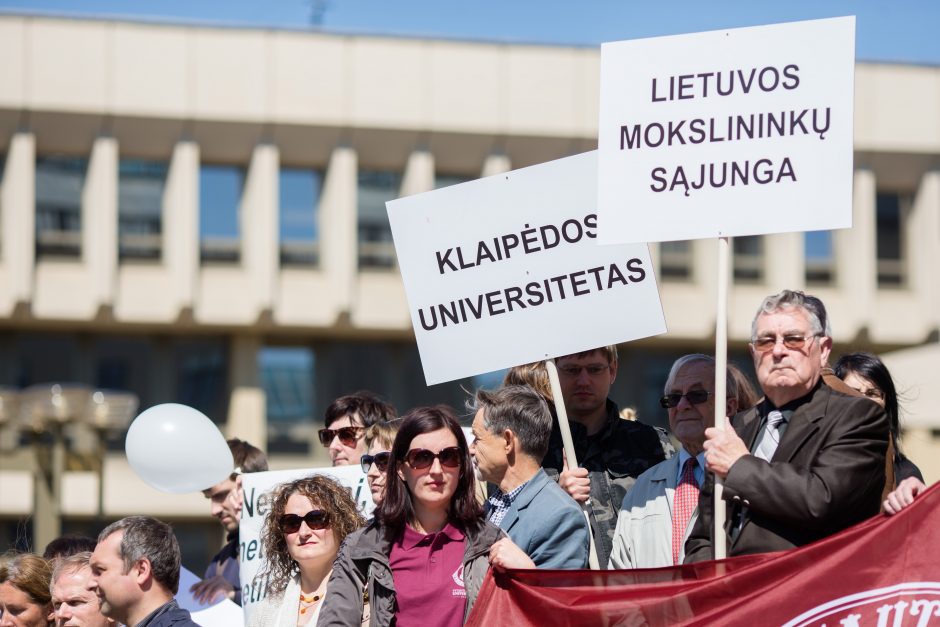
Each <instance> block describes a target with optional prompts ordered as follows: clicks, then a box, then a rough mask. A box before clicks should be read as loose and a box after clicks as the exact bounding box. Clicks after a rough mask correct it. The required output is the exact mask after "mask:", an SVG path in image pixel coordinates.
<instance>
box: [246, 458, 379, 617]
mask: <svg viewBox="0 0 940 627" xmlns="http://www.w3.org/2000/svg"><path fill="white" fill-rule="evenodd" d="M363 524H365V520H364V519H363V517H362V516H361V515H360V514H359V510H358V509H357V508H356V502H355V501H353V499H352V497H351V496H350V494H349V490H348V489H346V488H344V487H343V486H341V485H340V484H339V483H337V482H336V481H334V480H333V479H331V478H329V477H326V476H324V475H315V476H313V477H306V478H304V479H297V480H295V481H291V482H290V483H286V484H284V485H282V486H280V487H278V488H277V490H276V492H275V493H274V496H273V498H272V501H271V511H270V512H269V513H268V516H267V518H266V519H265V521H264V529H263V530H262V532H261V541H262V544H263V547H264V554H265V556H266V558H267V565H266V567H265V569H264V571H262V574H263V575H265V576H267V578H268V591H267V596H265V598H264V600H263V601H262V602H261V604H260V605H259V606H258V609H257V610H255V613H254V614H253V615H252V617H251V621H250V622H249V623H248V625H249V627H255V626H257V627H300V626H301V625H308V626H312V625H316V624H317V619H318V616H319V614H320V610H321V608H322V607H323V599H324V597H325V596H326V592H327V581H328V580H329V577H330V571H331V570H332V567H333V560H334V559H335V558H336V554H337V552H338V551H339V547H340V545H341V544H342V542H343V540H345V539H346V536H347V535H349V534H350V533H352V532H353V531H355V530H356V529H358V528H359V527H361V526H362V525H363Z"/></svg>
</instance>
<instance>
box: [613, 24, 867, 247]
mask: <svg viewBox="0 0 940 627" xmlns="http://www.w3.org/2000/svg"><path fill="white" fill-rule="evenodd" d="M854 72H855V18H854V17H842V18H833V19H825V20H814V21H808V22H793V23H790V24H776V25H770V26H757V27H752V28H739V29H732V30H722V31H712V32H705V33H695V34H690V35H678V36H672V37H657V38H652V39H639V40H633V41H620V42H614V43H606V44H603V45H602V47H601V93H600V120H599V130H598V149H599V153H600V154H599V166H598V167H599V176H598V228H599V231H598V235H599V237H598V240H599V241H600V242H601V243H616V242H654V241H670V240H682V239H695V238H705V237H719V236H736V235H754V234H761V233H777V232H787V231H812V230H822V229H835V228H846V227H850V226H851V225H852V131H853V127H852V124H853V98H854V76H855V74H854Z"/></svg>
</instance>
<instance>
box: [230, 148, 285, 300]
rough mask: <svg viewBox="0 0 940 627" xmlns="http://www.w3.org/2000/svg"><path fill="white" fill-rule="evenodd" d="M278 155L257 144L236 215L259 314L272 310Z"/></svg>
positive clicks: (274, 279)
mask: <svg viewBox="0 0 940 627" xmlns="http://www.w3.org/2000/svg"><path fill="white" fill-rule="evenodd" d="M279 168H280V153H279V151H278V148H277V146H275V145H273V144H259V145H258V146H255V149H254V151H253V152H252V154H251V163H250V164H249V166H248V173H247V175H246V176H245V189H244V193H243V194H242V200H241V207H240V210H239V215H240V216H241V233H242V242H243V245H242V246H243V248H242V250H243V259H244V268H245V271H246V273H247V274H248V277H249V281H250V284H251V287H252V288H253V289H254V290H255V291H256V292H257V297H258V298H257V303H258V308H259V313H260V312H261V311H264V310H269V309H272V308H273V306H274V292H275V286H276V284H277V272H278V265H279V263H278V257H279V255H278V240H279V237H278V224H279V207H278V170H279Z"/></svg>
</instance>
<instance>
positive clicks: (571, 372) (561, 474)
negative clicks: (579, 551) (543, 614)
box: [542, 346, 675, 564]
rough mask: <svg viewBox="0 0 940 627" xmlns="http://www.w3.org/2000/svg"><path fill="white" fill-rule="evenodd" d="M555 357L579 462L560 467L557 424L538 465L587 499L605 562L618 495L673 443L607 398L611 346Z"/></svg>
mask: <svg viewBox="0 0 940 627" xmlns="http://www.w3.org/2000/svg"><path fill="white" fill-rule="evenodd" d="M555 362H556V364H557V366H558V377H559V379H560V383H561V391H562V395H563V397H564V401H565V408H566V410H567V412H568V422H569V425H570V427H571V437H572V440H573V441H574V448H575V453H576V454H577V456H578V466H579V467H578V468H570V466H568V468H567V469H566V467H565V464H564V460H563V456H562V442H561V435H560V433H559V432H558V428H557V425H556V426H555V428H554V430H553V432H552V437H551V440H550V441H549V445H548V453H546V455H545V458H544V460H543V461H542V467H543V468H545V470H546V472H547V473H548V475H549V476H551V477H553V478H555V477H557V478H558V485H560V486H561V487H562V488H564V489H565V491H566V492H568V494H570V495H571V496H572V498H574V500H576V501H578V502H585V501H588V500H590V503H591V510H592V514H593V516H592V519H591V524H592V526H593V533H594V543H595V545H596V548H597V558H598V562H599V563H600V564H607V561H608V559H609V558H610V549H611V546H612V545H613V539H614V530H615V529H616V528H617V513H618V512H619V511H620V504H621V503H623V497H624V495H625V494H626V493H627V490H629V489H630V487H631V486H633V484H634V482H635V481H636V478H637V477H639V476H640V475H641V474H643V472H644V471H646V469H647V468H651V467H652V466H655V465H656V464H658V463H659V462H661V461H663V460H664V459H666V458H668V457H672V455H673V453H675V448H673V446H672V444H671V443H670V442H669V439H668V437H667V436H665V435H663V436H662V437H661V435H660V433H659V432H657V430H656V429H654V428H653V427H651V426H649V425H645V424H643V423H641V422H636V421H633V420H625V419H623V418H621V417H620V413H619V410H618V408H617V404H616V403H614V402H613V401H611V400H610V399H609V398H607V395H608V394H609V393H610V386H611V385H612V384H613V382H614V380H615V379H616V378H617V347H616V346H604V347H602V348H597V349H593V350H589V351H585V352H583V353H577V354H574V355H566V356H564V357H559V358H557V359H556V360H555Z"/></svg>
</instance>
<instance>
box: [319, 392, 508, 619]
mask: <svg viewBox="0 0 940 627" xmlns="http://www.w3.org/2000/svg"><path fill="white" fill-rule="evenodd" d="M387 473H388V474H387V478H386V485H385V498H384V499H383V501H382V504H381V505H380V506H379V508H378V510H377V511H376V517H375V520H373V521H372V522H371V523H370V524H369V526H368V527H366V528H365V529H362V530H361V531H357V532H356V533H354V534H352V535H350V536H349V538H348V539H347V540H346V542H345V543H344V544H343V547H342V549H341V550H340V553H339V557H337V558H336V563H335V564H334V567H333V575H332V577H331V578H330V584H329V589H330V594H329V596H328V597H327V600H326V605H324V607H323V612H322V613H321V615H320V621H321V623H320V624H321V625H359V624H360V623H362V622H363V616H364V615H363V607H364V597H367V599H368V602H369V604H370V612H371V616H370V617H369V618H368V621H369V623H368V624H370V625H373V626H385V625H391V624H401V625H419V624H433V625H453V626H456V625H461V624H463V622H464V621H465V620H466V618H467V615H468V614H469V613H470V608H471V607H472V606H473V603H474V601H476V596H477V593H478V592H479V591H480V585H481V584H482V583H483V577H484V575H485V574H486V571H487V569H488V568H489V564H488V562H487V558H488V555H489V551H490V547H491V546H492V544H493V543H494V542H496V541H497V540H498V539H499V538H500V537H502V536H504V534H503V533H502V532H501V531H500V530H499V529H497V528H496V527H494V526H493V525H491V524H489V523H488V522H486V521H485V520H484V519H483V510H482V508H481V507H480V504H479V503H478V502H477V500H476V498H475V496H474V475H473V466H472V462H471V459H470V451H469V447H468V445H467V441H466V439H465V437H464V435H463V432H462V431H461V429H460V425H459V424H458V423H457V419H456V418H455V417H454V415H453V413H452V411H451V409H450V408H449V407H445V406H443V405H439V406H437V407H420V408H418V409H414V410H412V411H411V412H409V413H408V415H406V416H405V417H404V419H403V420H402V424H401V427H400V429H399V430H398V434H397V435H396V436H395V443H394V445H393V446H392V451H391V455H390V456H389V462H388V471H387Z"/></svg>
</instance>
